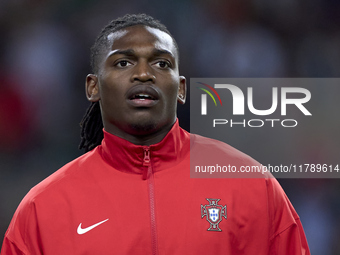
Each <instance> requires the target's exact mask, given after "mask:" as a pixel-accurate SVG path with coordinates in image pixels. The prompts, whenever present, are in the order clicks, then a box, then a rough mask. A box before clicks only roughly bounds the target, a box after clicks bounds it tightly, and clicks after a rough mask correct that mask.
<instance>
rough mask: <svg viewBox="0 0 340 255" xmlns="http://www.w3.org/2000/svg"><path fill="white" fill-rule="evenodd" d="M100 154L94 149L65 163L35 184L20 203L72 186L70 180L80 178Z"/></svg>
mask: <svg viewBox="0 0 340 255" xmlns="http://www.w3.org/2000/svg"><path fill="white" fill-rule="evenodd" d="M99 158H100V155H99V153H98V149H97V148H96V149H94V150H92V151H90V152H88V153H85V154H84V155H81V156H80V157H78V158H76V159H74V160H72V161H71V162H69V163H67V164H66V165H64V166H63V167H61V168H60V169H59V170H57V171H56V172H54V173H53V174H51V175H50V176H48V177H47V178H45V179H44V180H42V181H41V182H40V183H38V184H37V185H35V186H34V187H33V188H32V189H31V190H30V191H29V192H28V193H27V195H26V196H25V198H24V199H23V201H22V203H23V204H29V203H31V202H34V201H36V200H37V199H38V198H41V197H45V196H46V194H47V196H46V197H51V195H53V194H55V193H57V192H58V191H60V190H63V189H69V188H70V187H72V186H71V185H72V182H74V181H75V180H77V178H81V177H82V175H83V174H84V172H86V171H87V170H88V169H91V168H92V165H95V164H96V162H98V159H99Z"/></svg>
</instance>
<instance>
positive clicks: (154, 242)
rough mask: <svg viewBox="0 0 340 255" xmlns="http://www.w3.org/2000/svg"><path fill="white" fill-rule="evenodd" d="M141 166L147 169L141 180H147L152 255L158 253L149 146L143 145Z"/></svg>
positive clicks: (153, 185)
mask: <svg viewBox="0 0 340 255" xmlns="http://www.w3.org/2000/svg"><path fill="white" fill-rule="evenodd" d="M143 166H146V167H147V169H145V170H144V172H143V180H147V182H148V192H149V205H150V222H151V245H152V247H151V248H152V255H157V254H158V241H157V226H156V225H157V224H156V208H155V182H154V178H153V172H152V165H151V159H150V147H148V146H147V147H144V159H143Z"/></svg>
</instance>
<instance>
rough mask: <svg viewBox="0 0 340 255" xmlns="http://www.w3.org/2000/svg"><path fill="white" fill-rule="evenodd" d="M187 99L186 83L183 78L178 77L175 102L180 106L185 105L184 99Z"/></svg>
mask: <svg viewBox="0 0 340 255" xmlns="http://www.w3.org/2000/svg"><path fill="white" fill-rule="evenodd" d="M186 97H187V82H186V79H185V77H184V76H180V77H179V87H178V94H177V101H178V102H179V103H180V104H185V99H186Z"/></svg>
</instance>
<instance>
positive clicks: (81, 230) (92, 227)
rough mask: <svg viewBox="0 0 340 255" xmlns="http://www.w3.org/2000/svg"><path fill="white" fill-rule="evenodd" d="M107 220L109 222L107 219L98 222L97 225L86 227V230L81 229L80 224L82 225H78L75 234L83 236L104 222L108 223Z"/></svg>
mask: <svg viewBox="0 0 340 255" xmlns="http://www.w3.org/2000/svg"><path fill="white" fill-rule="evenodd" d="M108 220H109V219H106V220H103V221H101V222H98V223H97V224H94V225H92V226H89V227H87V228H81V224H82V223H80V224H79V226H78V229H77V233H78V234H79V235H82V234H85V233H87V232H89V231H90V230H92V229H94V228H95V227H98V226H99V225H100V224H103V223H104V222H106V221H108Z"/></svg>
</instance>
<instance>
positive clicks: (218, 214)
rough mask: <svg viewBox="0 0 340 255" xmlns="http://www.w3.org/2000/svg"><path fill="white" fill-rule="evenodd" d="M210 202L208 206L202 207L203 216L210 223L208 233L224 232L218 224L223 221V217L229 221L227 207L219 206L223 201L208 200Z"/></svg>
mask: <svg viewBox="0 0 340 255" xmlns="http://www.w3.org/2000/svg"><path fill="white" fill-rule="evenodd" d="M206 199H207V200H208V202H209V204H208V205H201V216H202V219H203V217H204V216H206V217H207V221H208V222H209V223H210V227H209V228H208V231H222V230H221V229H220V228H219V226H218V224H219V223H220V222H221V221H222V217H224V218H225V219H227V206H226V205H225V206H222V205H219V204H217V203H218V201H220V200H221V199H215V198H206Z"/></svg>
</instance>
